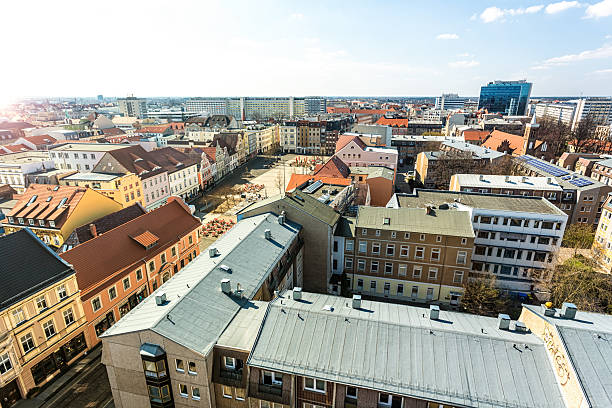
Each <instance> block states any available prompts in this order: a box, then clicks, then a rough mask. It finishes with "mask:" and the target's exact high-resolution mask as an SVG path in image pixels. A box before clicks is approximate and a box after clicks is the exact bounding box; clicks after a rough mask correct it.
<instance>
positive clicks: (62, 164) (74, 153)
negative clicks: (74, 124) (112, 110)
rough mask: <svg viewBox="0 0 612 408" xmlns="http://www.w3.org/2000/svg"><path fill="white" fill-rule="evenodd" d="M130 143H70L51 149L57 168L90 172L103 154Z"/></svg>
mask: <svg viewBox="0 0 612 408" xmlns="http://www.w3.org/2000/svg"><path fill="white" fill-rule="evenodd" d="M126 147H129V145H123V144H102V143H68V144H65V145H58V146H57V147H54V148H53V149H50V150H49V157H50V158H51V160H53V161H54V162H55V168H57V169H62V170H77V171H83V172H88V171H91V170H93V168H94V166H95V165H96V164H98V162H99V161H100V159H101V158H102V156H104V154H105V153H106V152H109V151H112V150H119V149H125V148H126Z"/></svg>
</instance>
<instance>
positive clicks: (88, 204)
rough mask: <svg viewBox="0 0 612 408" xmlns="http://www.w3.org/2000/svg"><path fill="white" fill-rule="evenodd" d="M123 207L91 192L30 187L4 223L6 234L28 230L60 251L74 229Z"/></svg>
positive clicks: (87, 189) (69, 187) (40, 185)
mask: <svg viewBox="0 0 612 408" xmlns="http://www.w3.org/2000/svg"><path fill="white" fill-rule="evenodd" d="M121 208H122V206H121V204H120V203H118V202H116V201H115V200H113V199H111V198H109V197H106V196H104V195H103V194H101V193H99V192H97V191H95V190H92V189H91V188H84V187H74V186H58V185H56V186H54V185H49V184H31V185H30V186H29V187H28V189H27V190H26V191H25V193H23V194H22V195H21V196H19V199H18V201H17V203H16V204H15V206H14V207H13V209H12V210H11V211H10V212H9V214H8V215H7V217H6V220H5V222H4V229H5V231H6V233H7V234H10V233H12V232H15V231H18V230H21V229H23V228H26V227H27V228H29V229H30V230H31V231H32V232H33V233H34V234H36V235H37V236H38V237H39V238H40V239H41V240H43V241H44V242H45V243H46V244H47V245H49V246H51V247H54V248H59V247H61V246H62V244H63V243H64V241H65V240H66V239H67V238H68V236H70V234H71V233H72V231H74V229H75V228H77V227H80V226H81V225H85V224H87V223H90V222H91V221H94V220H97V219H98V218H100V217H103V216H105V215H108V214H110V213H113V212H115V211H119V210H120V209H121Z"/></svg>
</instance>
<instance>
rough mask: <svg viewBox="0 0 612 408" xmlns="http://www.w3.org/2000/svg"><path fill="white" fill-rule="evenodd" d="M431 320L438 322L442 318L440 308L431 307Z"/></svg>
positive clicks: (436, 306)
mask: <svg viewBox="0 0 612 408" xmlns="http://www.w3.org/2000/svg"><path fill="white" fill-rule="evenodd" d="M429 318H430V319H431V320H438V319H439V318H440V306H438V305H429Z"/></svg>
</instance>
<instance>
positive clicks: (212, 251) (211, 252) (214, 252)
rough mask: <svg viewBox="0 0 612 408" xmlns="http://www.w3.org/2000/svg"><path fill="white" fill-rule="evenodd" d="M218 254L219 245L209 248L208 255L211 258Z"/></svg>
mask: <svg viewBox="0 0 612 408" xmlns="http://www.w3.org/2000/svg"><path fill="white" fill-rule="evenodd" d="M217 254H218V252H217V247H210V248H208V256H210V257H211V258H214V257H215V256H217Z"/></svg>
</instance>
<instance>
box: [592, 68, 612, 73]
mask: <svg viewBox="0 0 612 408" xmlns="http://www.w3.org/2000/svg"><path fill="white" fill-rule="evenodd" d="M593 73H594V74H612V68H607V69H598V70H597V71H593Z"/></svg>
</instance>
